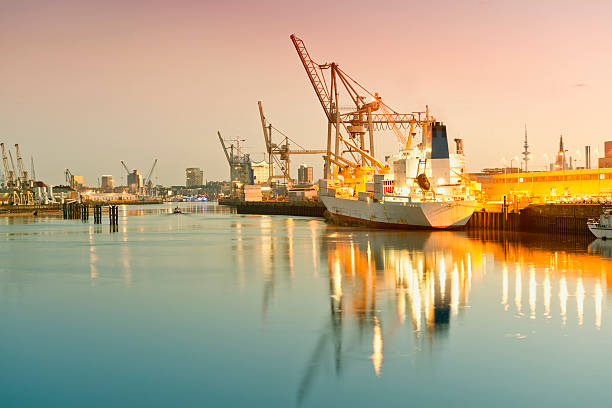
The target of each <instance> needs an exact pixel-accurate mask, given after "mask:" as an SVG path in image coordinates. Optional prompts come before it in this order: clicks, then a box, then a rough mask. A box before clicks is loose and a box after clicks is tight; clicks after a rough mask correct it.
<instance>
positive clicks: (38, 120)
mask: <svg viewBox="0 0 612 408" xmlns="http://www.w3.org/2000/svg"><path fill="white" fill-rule="evenodd" d="M96 3H97V4H96ZM128 3H129V4H128ZM610 16H612V3H610V2H606V1H583V2H573V1H572V2H569V1H538V2H533V1H514V2H507V1H430V2H413V3H410V2H406V1H395V2H394V1H391V2H378V3H377V2H358V1H353V2H335V3H332V2H318V3H317V2H299V3H297V4H292V3H290V2H284V1H263V2H252V3H251V2H240V1H223V2H214V3H213V2H210V3H207V2H202V1H172V2H171V1H148V2H128V1H105V2H100V1H98V2H87V1H77V0H72V1H68V0H66V1H55V2H49V1H19V2H3V3H2V5H0V52H1V54H0V55H2V63H0V78H1V81H2V86H1V87H0V140H1V141H4V142H5V143H7V144H11V145H12V144H14V143H19V144H20V145H21V148H22V151H23V154H24V156H25V159H26V161H27V162H28V163H29V158H30V155H33V156H34V159H35V161H36V167H37V169H36V172H37V175H38V176H39V178H42V179H44V180H46V181H48V182H50V183H55V184H57V183H60V182H62V181H63V171H64V169H65V168H66V167H68V168H70V169H71V170H72V172H73V173H76V174H83V175H84V176H85V181H86V183H88V184H91V185H96V184H97V178H98V177H99V176H100V175H101V174H113V175H114V176H115V179H116V180H117V181H121V180H122V176H123V171H122V168H121V165H120V162H119V161H120V160H125V161H126V162H127V164H128V166H130V167H132V168H138V169H139V170H140V171H141V172H143V173H146V171H147V170H148V168H149V167H150V166H151V164H152V162H153V159H154V158H155V157H157V158H158V159H159V163H158V172H157V176H158V182H159V183H163V184H183V183H184V178H185V176H184V169H185V167H201V168H202V169H203V170H204V172H205V177H206V178H207V179H209V180H216V179H223V178H227V174H228V169H227V164H226V162H225V158H224V156H223V154H222V151H221V148H220V146H219V143H218V141H217V138H216V132H217V130H221V132H222V133H223V134H224V135H225V136H226V137H231V136H240V137H241V138H245V139H247V140H248V141H247V143H246V146H247V148H248V150H249V151H250V152H251V153H252V156H253V158H254V159H256V160H261V159H262V158H263V151H264V145H263V138H262V135H261V128H260V123H259V118H258V112H257V100H259V99H261V100H263V101H264V108H265V110H266V114H267V116H268V118H269V119H270V121H271V122H272V123H273V124H274V125H275V126H276V127H278V128H279V129H282V130H284V131H285V132H286V133H287V134H289V135H290V136H292V137H293V138H294V139H296V140H297V141H298V142H300V143H301V144H302V145H304V146H305V147H309V148H321V147H323V145H324V141H325V133H326V122H325V117H324V115H323V112H322V109H321V107H320V106H319V104H318V101H317V99H316V97H315V94H314V92H313V90H312V88H311V86H310V84H309V82H308V80H307V78H306V74H305V72H304V70H303V68H302V66H301V64H300V61H299V59H298V57H297V54H296V52H295V50H294V49H293V45H292V43H291V41H290V40H289V35H290V34H291V33H296V34H297V35H298V36H300V37H301V38H302V39H303V40H304V41H305V42H306V45H307V46H308V48H309V50H310V52H311V55H312V57H313V58H314V59H315V60H317V61H318V62H326V61H335V62H337V63H338V64H340V66H341V67H342V68H343V69H344V71H346V72H348V73H349V74H351V76H353V77H354V78H356V79H357V80H359V81H360V82H361V83H362V84H364V85H365V86H366V87H368V88H369V89H371V90H373V91H377V92H379V93H380V94H381V95H382V96H383V98H384V100H385V101H386V102H387V103H388V104H390V105H391V106H392V107H393V108H395V109H396V110H398V111H406V112H410V111H414V110H421V109H423V107H424V105H425V104H429V106H430V109H431V110H432V111H433V113H434V114H435V115H436V117H437V118H438V119H439V120H441V121H443V122H445V123H446V124H447V126H448V130H449V136H450V137H451V138H454V137H462V138H463V139H464V140H465V142H464V144H465V149H466V154H467V155H468V167H469V169H470V170H478V169H480V168H482V167H493V166H500V165H501V163H502V162H501V158H502V157H504V156H505V157H506V158H508V159H509V158H511V157H513V156H515V155H519V154H520V152H521V150H522V135H523V126H524V124H525V123H526V124H527V127H528V130H529V138H530V145H531V151H532V152H533V154H534V159H533V161H532V164H533V166H532V167H534V166H535V167H536V168H537V167H540V168H543V166H544V158H543V154H544V153H548V154H549V155H552V154H554V152H555V149H556V148H557V146H558V139H559V134H560V133H563V134H564V138H565V140H566V145H567V148H568V149H569V151H570V153H572V154H574V155H575V151H576V150H580V152H581V155H582V154H583V151H584V145H585V144H591V145H592V146H593V149H595V148H598V149H599V151H602V150H603V141H604V140H612V132H609V131H608V129H607V126H608V124H607V119H608V118H609V117H611V116H612V115H611V113H612V104H611V103H610V95H611V94H612V79H611V75H610V72H612V53H610V43H612V25H610V24H609V21H608V20H609V18H610ZM377 149H378V153H379V155H380V156H381V157H382V155H383V154H389V153H393V152H395V151H396V149H397V144H396V142H395V139H394V137H393V135H390V134H384V135H381V136H380V138H379V139H378V140H377ZM299 161H301V158H296V159H295V162H294V163H296V164H297V162H299ZM305 161H306V162H308V163H309V164H313V165H315V176H320V175H321V167H322V166H321V163H322V160H320V159H319V158H314V157H313V158H310V159H308V160H305ZM28 167H29V166H28ZM294 174H295V172H294Z"/></svg>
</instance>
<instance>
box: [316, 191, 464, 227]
mask: <svg viewBox="0 0 612 408" xmlns="http://www.w3.org/2000/svg"><path fill="white" fill-rule="evenodd" d="M319 198H320V199H321V201H322V202H323V204H325V208H326V209H327V211H328V212H329V216H330V218H331V221H333V222H336V223H338V224H360V225H367V226H371V227H378V228H414V229H419V228H435V229H447V228H461V227H463V226H465V225H466V224H467V222H468V221H469V219H470V217H471V216H472V214H473V213H474V210H475V208H476V202H475V201H470V200H466V201H448V202H442V201H424V202H420V201H416V202H414V201H413V202H399V201H386V202H375V201H372V200H370V201H361V200H351V199H346V198H337V197H331V196H325V195H322V196H320V197H319Z"/></svg>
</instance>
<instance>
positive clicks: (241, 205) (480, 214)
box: [219, 199, 603, 237]
mask: <svg viewBox="0 0 612 408" xmlns="http://www.w3.org/2000/svg"><path fill="white" fill-rule="evenodd" d="M219 204H220V205H226V206H231V207H235V208H236V212H237V213H238V214H261V215H292V216H304V217H319V218H324V214H325V206H324V205H323V203H321V202H320V201H261V202H248V201H240V200H236V199H224V200H219ZM602 212H603V206H602V205H601V204H561V203H555V204H532V205H529V206H527V207H525V208H523V209H521V210H512V211H508V210H507V209H506V210H505V211H504V210H503V209H502V210H501V211H483V210H479V211H475V212H474V214H473V215H472V218H471V219H470V221H469V222H468V223H467V225H466V227H465V229H466V230H471V231H477V230H483V231H512V232H543V233H552V234H561V235H576V236H586V237H588V236H590V235H591V232H590V231H589V229H588V227H587V221H588V220H589V219H590V218H598V217H599V215H600V214H601V213H602Z"/></svg>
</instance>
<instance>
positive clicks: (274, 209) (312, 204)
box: [234, 201, 325, 218]
mask: <svg viewBox="0 0 612 408" xmlns="http://www.w3.org/2000/svg"><path fill="white" fill-rule="evenodd" d="M234 206H235V207H236V212H237V213H238V214H264V215H293V216H298V217H319V218H323V216H324V214H325V206H324V205H323V203H322V202H320V201H259V202H258V201H239V202H237V203H236V204H235V205H234Z"/></svg>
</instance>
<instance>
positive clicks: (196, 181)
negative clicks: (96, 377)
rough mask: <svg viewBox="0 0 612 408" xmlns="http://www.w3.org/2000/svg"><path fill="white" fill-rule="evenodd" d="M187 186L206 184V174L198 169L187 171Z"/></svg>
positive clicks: (192, 168) (193, 168)
mask: <svg viewBox="0 0 612 408" xmlns="http://www.w3.org/2000/svg"><path fill="white" fill-rule="evenodd" d="M185 178H186V180H185V186H186V187H196V186H201V185H203V184H204V172H203V171H202V170H201V169H200V168H198V167H190V168H187V169H185Z"/></svg>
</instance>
